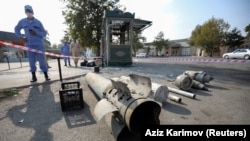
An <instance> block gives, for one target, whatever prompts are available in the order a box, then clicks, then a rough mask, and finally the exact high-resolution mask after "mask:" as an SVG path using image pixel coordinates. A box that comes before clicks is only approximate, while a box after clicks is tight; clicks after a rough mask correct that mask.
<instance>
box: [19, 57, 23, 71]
mask: <svg viewBox="0 0 250 141" xmlns="http://www.w3.org/2000/svg"><path fill="white" fill-rule="evenodd" d="M19 62H20V65H21V68H22V67H23V65H22V59H21V57H19Z"/></svg>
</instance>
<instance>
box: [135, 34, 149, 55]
mask: <svg viewBox="0 0 250 141" xmlns="http://www.w3.org/2000/svg"><path fill="white" fill-rule="evenodd" d="M145 41H146V38H145V37H143V36H141V33H137V32H134V33H133V43H132V47H133V51H134V53H135V54H136V52H137V51H138V49H141V48H143V43H144V42H145Z"/></svg>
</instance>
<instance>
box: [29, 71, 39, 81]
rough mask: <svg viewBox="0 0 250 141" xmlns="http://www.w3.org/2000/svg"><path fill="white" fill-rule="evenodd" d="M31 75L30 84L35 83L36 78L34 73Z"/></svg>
mask: <svg viewBox="0 0 250 141" xmlns="http://www.w3.org/2000/svg"><path fill="white" fill-rule="evenodd" d="M31 74H32V79H31V80H30V82H36V81H37V78H36V73H35V72H31Z"/></svg>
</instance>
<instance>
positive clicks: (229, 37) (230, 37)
mask: <svg viewBox="0 0 250 141" xmlns="http://www.w3.org/2000/svg"><path fill="white" fill-rule="evenodd" d="M243 39H244V37H243V36H241V32H240V30H238V29H237V28H236V27H235V28H234V29H233V30H231V31H230V32H228V33H226V36H225V43H224V44H225V45H228V46H229V49H230V50H234V47H237V46H240V45H241V44H242V43H243V42H244V41H243Z"/></svg>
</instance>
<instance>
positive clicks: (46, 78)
mask: <svg viewBox="0 0 250 141" xmlns="http://www.w3.org/2000/svg"><path fill="white" fill-rule="evenodd" d="M44 77H45V80H46V81H49V80H50V78H49V76H48V73H47V72H44Z"/></svg>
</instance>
